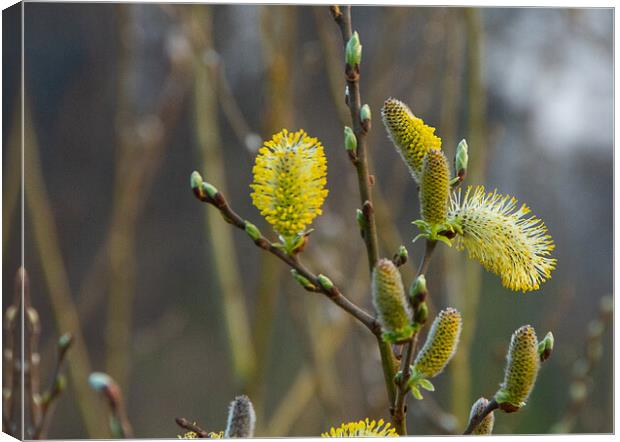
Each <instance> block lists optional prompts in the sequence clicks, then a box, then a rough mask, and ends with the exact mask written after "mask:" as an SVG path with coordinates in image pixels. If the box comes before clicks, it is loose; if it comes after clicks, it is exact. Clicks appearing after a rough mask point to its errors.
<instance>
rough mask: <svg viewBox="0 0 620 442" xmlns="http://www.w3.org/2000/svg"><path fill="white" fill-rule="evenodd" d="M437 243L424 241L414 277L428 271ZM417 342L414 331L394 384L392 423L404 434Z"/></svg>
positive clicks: (400, 433)
mask: <svg viewBox="0 0 620 442" xmlns="http://www.w3.org/2000/svg"><path fill="white" fill-rule="evenodd" d="M436 245H437V241H428V240H427V241H426V248H425V251H424V256H423V257H422V261H420V266H419V267H418V274H417V276H416V278H417V277H418V276H420V275H425V274H426V272H427V271H428V266H429V264H430V261H431V256H432V255H433V251H434V250H435V246H436ZM417 342H418V332H417V331H416V332H415V333H414V335H413V337H412V339H411V340H410V341H409V342H408V343H407V344H405V345H406V346H407V348H406V350H405V352H406V353H405V357H404V358H403V359H402V362H401V372H402V376H401V377H400V382H398V383H397V385H396V398H395V400H394V407H393V409H392V424H393V425H394V428H395V429H396V432H397V433H398V434H399V435H401V436H404V435H406V434H407V422H406V408H405V400H406V399H407V393H408V392H409V385H408V384H409V379H410V378H411V364H412V363H413V356H414V353H415V347H416V345H417Z"/></svg>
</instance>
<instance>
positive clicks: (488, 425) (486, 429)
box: [469, 397, 495, 435]
mask: <svg viewBox="0 0 620 442" xmlns="http://www.w3.org/2000/svg"><path fill="white" fill-rule="evenodd" d="M487 405H489V401H488V399H486V398H483V397H481V398H479V399H478V400H477V401H476V402H474V405H472V407H471V411H470V413H469V419H470V420H471V419H472V418H473V417H474V416H476V415H478V414H480V413H482V411H483V410H484V409H485V408H486V407H487ZM494 424H495V415H494V414H493V412H490V413H489V414H487V415H486V416H485V418H484V419H482V421H480V423H479V424H478V426H477V427H476V428H474V430H473V431H472V433H471V434H476V435H489V434H492V433H493V425H494Z"/></svg>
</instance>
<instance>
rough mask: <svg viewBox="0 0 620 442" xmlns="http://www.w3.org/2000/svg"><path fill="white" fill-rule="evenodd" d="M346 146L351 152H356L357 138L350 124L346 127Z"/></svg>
mask: <svg viewBox="0 0 620 442" xmlns="http://www.w3.org/2000/svg"><path fill="white" fill-rule="evenodd" d="M344 147H345V149H346V150H348V151H349V152H355V151H356V149H357V138H356V137H355V133H354V132H353V129H351V128H350V127H349V126H345V127H344Z"/></svg>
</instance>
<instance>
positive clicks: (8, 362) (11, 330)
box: [2, 267, 24, 434]
mask: <svg viewBox="0 0 620 442" xmlns="http://www.w3.org/2000/svg"><path fill="white" fill-rule="evenodd" d="M23 275H24V271H23V270H22V268H21V267H20V268H19V270H18V271H17V274H16V275H15V291H14V296H13V303H12V304H11V305H10V306H9V307H8V308H7V309H6V312H5V314H4V348H3V376H2V401H3V402H2V425H3V431H5V432H7V433H9V434H16V431H17V428H15V425H14V422H13V412H14V411H15V399H16V398H17V394H18V393H19V391H20V376H19V361H20V359H21V356H20V355H16V352H17V351H18V350H19V349H20V348H21V346H20V340H19V339H20V337H19V334H16V333H15V330H17V326H18V324H19V323H20V320H21V317H20V311H21V299H22V287H23V278H24V276H23ZM16 356H18V357H16Z"/></svg>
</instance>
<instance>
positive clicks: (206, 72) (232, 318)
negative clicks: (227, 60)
mask: <svg viewBox="0 0 620 442" xmlns="http://www.w3.org/2000/svg"><path fill="white" fill-rule="evenodd" d="M186 20H187V23H188V25H189V29H190V34H189V35H190V42H191V46H192V49H193V51H194V57H193V58H194V65H193V72H194V84H193V95H194V118H195V123H194V128H195V130H196V136H197V141H198V148H199V153H200V156H201V159H202V164H203V168H204V170H205V173H206V174H207V176H208V177H209V179H210V180H216V181H217V182H218V185H221V186H223V187H224V188H225V186H226V184H225V183H226V175H225V173H226V172H225V171H226V168H225V166H224V159H223V157H222V150H221V147H220V144H221V143H220V136H219V130H218V122H217V92H216V90H217V83H218V81H217V80H218V76H219V74H218V70H217V60H214V62H211V61H209V57H205V56H204V55H205V54H214V49H213V35H212V34H213V29H212V28H213V17H212V10H211V8H205V7H204V6H202V5H197V6H195V7H192V8H191V16H188V17H186ZM218 218H219V217H218V215H217V213H215V212H213V211H211V210H207V211H205V229H206V238H207V245H208V247H209V248H210V256H211V258H212V259H213V264H214V265H213V271H212V273H211V276H212V278H213V279H214V281H215V283H216V285H217V286H218V287H219V290H220V295H221V296H220V297H219V299H220V300H221V302H222V309H223V316H222V317H223V320H224V325H225V328H226V335H227V337H228V340H229V344H228V349H229V351H230V352H231V354H230V356H231V359H232V365H233V372H234V375H235V379H236V381H237V382H238V383H239V384H240V386H241V388H242V389H244V388H245V385H246V384H247V382H248V378H249V376H250V374H251V373H252V372H253V370H254V366H255V364H256V354H255V351H254V348H253V346H252V335H251V333H250V321H249V315H248V312H247V308H246V305H245V300H244V298H243V293H244V292H243V287H242V284H241V281H242V280H243V278H242V277H241V275H240V274H239V270H238V267H237V264H236V263H237V262H238V258H237V255H236V253H235V247H234V242H233V238H232V235H231V233H230V231H229V230H228V229H227V228H226V227H225V226H224V225H222V223H221V221H220V220H219V219H218Z"/></svg>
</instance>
